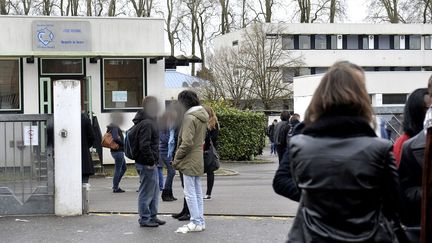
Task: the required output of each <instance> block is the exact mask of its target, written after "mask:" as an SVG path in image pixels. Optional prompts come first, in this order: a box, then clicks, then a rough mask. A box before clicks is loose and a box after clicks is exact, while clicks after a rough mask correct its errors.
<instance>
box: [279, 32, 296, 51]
mask: <svg viewBox="0 0 432 243" xmlns="http://www.w3.org/2000/svg"><path fill="white" fill-rule="evenodd" d="M293 49H294V36H292V35H284V36H282V50H293Z"/></svg>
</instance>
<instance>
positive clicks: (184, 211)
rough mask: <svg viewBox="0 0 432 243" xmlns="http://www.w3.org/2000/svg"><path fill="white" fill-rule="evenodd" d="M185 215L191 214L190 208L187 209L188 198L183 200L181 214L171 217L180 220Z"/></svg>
mask: <svg viewBox="0 0 432 243" xmlns="http://www.w3.org/2000/svg"><path fill="white" fill-rule="evenodd" d="M185 214H189V208H188V207H187V203H186V198H185V199H183V209H182V211H181V212H180V213H177V214H173V215H171V216H172V217H173V218H175V219H178V218H180V217H182V216H183V215H185Z"/></svg>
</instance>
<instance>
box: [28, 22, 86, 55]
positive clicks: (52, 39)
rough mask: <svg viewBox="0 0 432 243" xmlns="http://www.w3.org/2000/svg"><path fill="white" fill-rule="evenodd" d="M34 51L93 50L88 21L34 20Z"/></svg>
mask: <svg viewBox="0 0 432 243" xmlns="http://www.w3.org/2000/svg"><path fill="white" fill-rule="evenodd" d="M32 28H33V32H32V33H33V41H32V42H33V51H47V52H50V51H55V52H74V51H77V52H84V51H91V28H90V23H89V22H88V21H33V23H32Z"/></svg>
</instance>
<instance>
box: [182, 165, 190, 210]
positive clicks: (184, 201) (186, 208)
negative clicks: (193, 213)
mask: <svg viewBox="0 0 432 243" xmlns="http://www.w3.org/2000/svg"><path fill="white" fill-rule="evenodd" d="M180 180H181V185H182V187H183V188H184V180H183V174H182V173H180ZM181 213H182V214H189V208H188V205H187V202H186V198H183V209H182V211H181Z"/></svg>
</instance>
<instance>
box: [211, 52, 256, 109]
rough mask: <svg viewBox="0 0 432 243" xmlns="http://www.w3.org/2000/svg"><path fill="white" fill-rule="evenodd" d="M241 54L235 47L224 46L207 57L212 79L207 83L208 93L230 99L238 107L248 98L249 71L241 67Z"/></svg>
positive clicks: (249, 85) (249, 86)
mask: <svg viewBox="0 0 432 243" xmlns="http://www.w3.org/2000/svg"><path fill="white" fill-rule="evenodd" d="M241 58H242V56H241V55H239V49H238V48H236V47H224V48H221V49H219V50H217V52H216V54H215V55H214V56H211V57H210V58H209V62H210V67H211V70H212V73H213V80H212V83H210V85H207V88H206V90H207V91H208V93H211V92H213V93H214V94H217V95H218V96H219V97H220V98H222V99H224V100H230V101H232V104H233V105H234V106H235V107H239V108H240V104H241V101H245V100H250V95H251V92H250V88H251V81H250V73H249V72H250V71H249V70H248V69H243V68H241V62H242V60H241Z"/></svg>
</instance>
